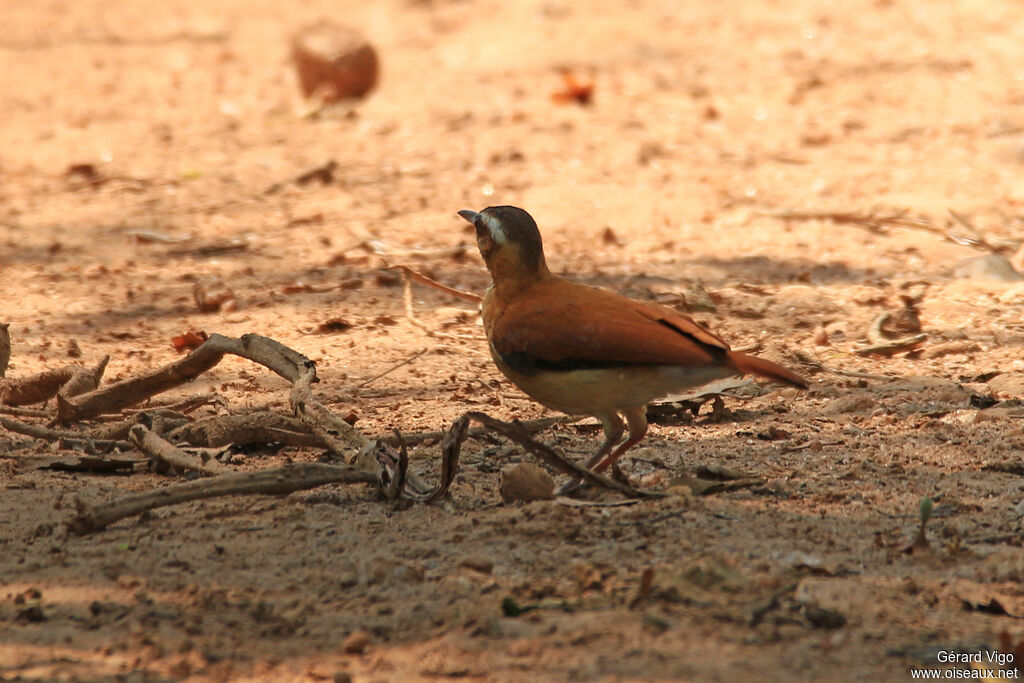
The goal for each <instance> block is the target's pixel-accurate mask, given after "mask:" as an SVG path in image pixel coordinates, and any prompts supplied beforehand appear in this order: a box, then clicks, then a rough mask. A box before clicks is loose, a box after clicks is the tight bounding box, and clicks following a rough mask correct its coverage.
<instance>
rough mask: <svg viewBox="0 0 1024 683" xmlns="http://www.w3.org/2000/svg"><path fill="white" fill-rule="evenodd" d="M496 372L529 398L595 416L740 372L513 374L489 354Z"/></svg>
mask: <svg viewBox="0 0 1024 683" xmlns="http://www.w3.org/2000/svg"><path fill="white" fill-rule="evenodd" d="M491 356H492V357H493V358H494V362H495V364H496V365H497V366H498V369H499V370H501V372H502V373H503V374H504V375H505V376H506V377H508V378H509V380H510V381H511V382H512V383H513V384H515V385H516V386H517V387H519V388H520V389H522V390H523V391H524V392H525V393H526V394H527V395H528V396H529V397H530V398H532V399H533V400H535V401H537V402H538V403H540V404H541V405H543V406H545V407H547V408H551V409H553V410H559V411H561V412H563V413H568V414H569V415H597V414H601V413H605V412H607V411H609V410H622V409H624V408H635V407H639V406H645V405H647V404H649V403H651V402H652V401H655V400H657V399H661V398H667V397H670V396H672V395H675V394H684V393H688V392H689V391H691V390H692V389H695V388H697V387H700V386H703V385H705V384H708V383H709V382H713V381H715V380H720V379H724V378H726V377H733V376H736V375H737V374H739V373H738V372H737V371H736V370H735V369H732V368H727V367H722V366H711V367H699V368H686V367H680V366H672V365H650V366H631V367H625V368H608V369H586V370H558V371H553V370H538V371H537V372H534V373H531V374H524V373H519V372H516V371H515V370H512V369H511V368H509V367H508V366H507V365H506V364H505V363H504V362H502V359H501V358H500V357H499V356H498V354H496V353H495V352H494V350H493V349H492V350H491Z"/></svg>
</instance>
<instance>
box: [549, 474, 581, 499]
mask: <svg viewBox="0 0 1024 683" xmlns="http://www.w3.org/2000/svg"><path fill="white" fill-rule="evenodd" d="M586 485H587V482H585V481H583V480H582V479H581V478H579V477H573V478H572V479H570V480H569V481H567V482H566V483H564V484H562V487H561V488H560V489H558V490H557V491H555V495H556V496H571V495H572V494H574V493H577V492H579V491H580V490H581V489H583V488H584V487H585V486H586Z"/></svg>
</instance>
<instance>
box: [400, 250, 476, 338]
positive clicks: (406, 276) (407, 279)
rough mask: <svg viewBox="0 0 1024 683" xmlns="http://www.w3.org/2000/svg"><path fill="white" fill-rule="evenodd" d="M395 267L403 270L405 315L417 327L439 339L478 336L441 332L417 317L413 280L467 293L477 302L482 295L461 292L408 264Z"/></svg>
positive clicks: (457, 294) (462, 294) (459, 295)
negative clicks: (418, 271) (413, 297)
mask: <svg viewBox="0 0 1024 683" xmlns="http://www.w3.org/2000/svg"><path fill="white" fill-rule="evenodd" d="M394 268H399V269H401V271H402V303H403V304H404V306H405V317H406V318H407V319H408V320H409V322H410V323H412V324H413V325H415V326H416V327H418V328H420V329H421V330H423V331H424V332H426V333H427V336H429V337H435V338H438V339H476V338H477V337H475V336H473V335H468V334H452V333H451V332H440V331H438V330H435V329H432V328H431V327H430V326H429V325H427V324H426V323H425V322H423V321H422V320H420V319H419V318H417V317H416V312H415V311H414V310H413V306H412V281H413V280H417V281H418V282H423V283H425V284H428V285H430V286H431V287H436V288H438V289H440V290H441V291H443V292H445V293H448V294H451V295H452V296H457V297H464V295H465V296H468V297H476V298H475V301H477V302H479V301H481V299H480V297H477V296H476V294H469V293H467V292H460V291H459V290H457V289H452V288H451V287H445V286H444V285H442V284H441V283H439V282H435V281H433V280H431V279H430V278H428V277H427V276H425V275H420V274H419V273H417V272H416V271H414V270H412V269H411V268H407V267H406V266H393V268H392V269H394ZM469 300H470V301H473V300H474V299H472V298H471V299H469Z"/></svg>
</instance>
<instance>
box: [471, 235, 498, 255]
mask: <svg viewBox="0 0 1024 683" xmlns="http://www.w3.org/2000/svg"><path fill="white" fill-rule="evenodd" d="M476 246H477V247H478V248H479V249H480V253H481V254H482V255H483V256H484V258H487V256H488V255H490V253H491V252H492V251H494V248H495V247H496V246H497V245H496V243H495V241H494V239H493V238H492V237H491V234H490V233H489V232H487V231H486V230H481V231H480V232H478V233H477V235H476Z"/></svg>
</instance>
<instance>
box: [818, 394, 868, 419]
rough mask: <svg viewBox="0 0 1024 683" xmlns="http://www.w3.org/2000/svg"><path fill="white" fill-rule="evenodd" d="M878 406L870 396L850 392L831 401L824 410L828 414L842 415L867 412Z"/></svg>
mask: <svg viewBox="0 0 1024 683" xmlns="http://www.w3.org/2000/svg"><path fill="white" fill-rule="evenodd" d="M876 407H877V404H876V402H875V401H874V399H872V398H871V397H870V396H866V395H864V394H848V395H846V396H843V397H841V398H837V399H836V400H834V401H832V402H831V403H829V404H828V405H827V406H825V410H824V411H823V412H824V413H825V414H826V415H842V414H843V413H866V412H868V411H869V410H874V409H875V408H876Z"/></svg>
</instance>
